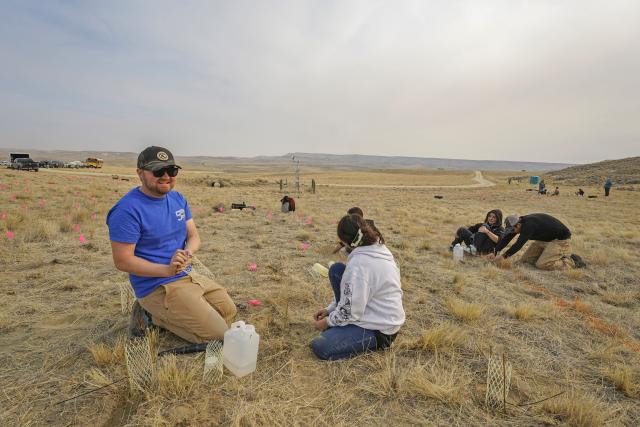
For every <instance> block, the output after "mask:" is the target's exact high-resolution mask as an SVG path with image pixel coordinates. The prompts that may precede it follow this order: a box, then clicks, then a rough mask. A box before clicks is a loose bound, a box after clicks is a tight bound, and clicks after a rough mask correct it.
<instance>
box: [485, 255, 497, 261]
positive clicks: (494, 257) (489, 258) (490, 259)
mask: <svg viewBox="0 0 640 427" xmlns="http://www.w3.org/2000/svg"><path fill="white" fill-rule="evenodd" d="M487 259H488V260H489V261H493V260H494V259H496V254H494V253H490V254H488V255H487Z"/></svg>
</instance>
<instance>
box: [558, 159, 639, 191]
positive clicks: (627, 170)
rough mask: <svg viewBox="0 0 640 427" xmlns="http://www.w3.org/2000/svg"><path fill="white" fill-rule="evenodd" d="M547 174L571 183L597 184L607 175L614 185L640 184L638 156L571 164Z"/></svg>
mask: <svg viewBox="0 0 640 427" xmlns="http://www.w3.org/2000/svg"><path fill="white" fill-rule="evenodd" d="M547 176H549V177H551V178H553V179H554V180H555V181H564V182H565V183H567V184H573V185H599V184H602V183H604V180H605V179H606V178H607V177H611V180H612V181H613V183H614V184H616V185H618V186H619V185H632V184H640V157H627V158H625V159H619V160H605V161H602V162H598V163H590V164H587V165H579V166H571V167H568V168H566V169H561V170H558V171H554V172H550V173H548V174H547Z"/></svg>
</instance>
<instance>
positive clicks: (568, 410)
mask: <svg viewBox="0 0 640 427" xmlns="http://www.w3.org/2000/svg"><path fill="white" fill-rule="evenodd" d="M542 409H543V410H544V411H545V412H547V413H549V414H551V415H553V416H554V417H556V418H558V419H559V420H561V421H563V422H565V423H567V424H568V425H570V426H573V427H599V426H602V425H604V424H605V423H606V422H607V421H608V419H609V418H610V417H611V414H610V413H608V411H607V410H605V409H604V405H603V404H602V402H599V401H598V400H596V399H595V398H593V397H590V396H580V395H577V394H575V393H572V394H570V395H569V396H567V395H563V396H562V397H559V398H556V399H551V400H548V401H546V402H543V403H542Z"/></svg>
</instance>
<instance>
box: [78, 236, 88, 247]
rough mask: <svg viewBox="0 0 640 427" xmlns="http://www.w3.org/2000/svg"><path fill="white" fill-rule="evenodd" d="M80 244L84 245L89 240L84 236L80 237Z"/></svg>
mask: <svg viewBox="0 0 640 427" xmlns="http://www.w3.org/2000/svg"><path fill="white" fill-rule="evenodd" d="M78 242H80V244H81V245H84V244H85V243H86V242H87V239H85V238H84V234H81V235H79V236H78Z"/></svg>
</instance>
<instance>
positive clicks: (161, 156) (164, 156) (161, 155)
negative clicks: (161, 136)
mask: <svg viewBox="0 0 640 427" xmlns="http://www.w3.org/2000/svg"><path fill="white" fill-rule="evenodd" d="M156 156H157V157H158V159H159V160H162V161H163V162H164V161H165V160H169V155H168V154H167V153H165V152H164V151H158V154H156Z"/></svg>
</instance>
